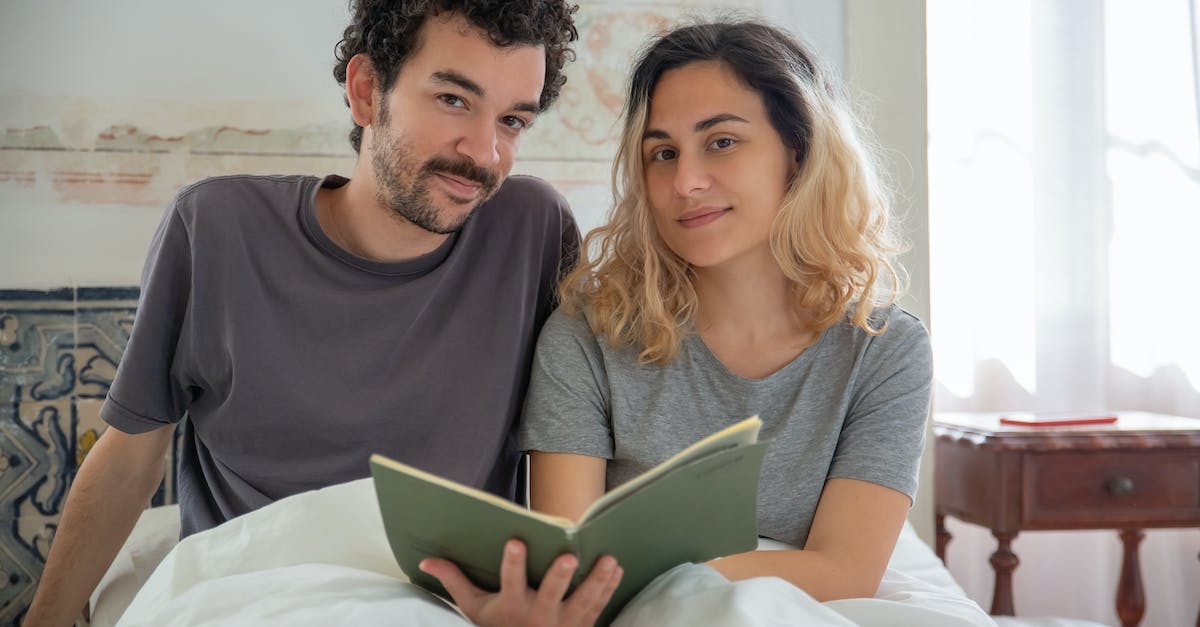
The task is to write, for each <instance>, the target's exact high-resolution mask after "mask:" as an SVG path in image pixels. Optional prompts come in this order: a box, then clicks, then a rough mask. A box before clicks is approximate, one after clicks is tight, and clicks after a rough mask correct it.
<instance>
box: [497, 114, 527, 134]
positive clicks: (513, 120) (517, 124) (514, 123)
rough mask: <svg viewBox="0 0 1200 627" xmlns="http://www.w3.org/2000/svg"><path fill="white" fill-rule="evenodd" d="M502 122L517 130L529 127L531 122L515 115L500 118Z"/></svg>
mask: <svg viewBox="0 0 1200 627" xmlns="http://www.w3.org/2000/svg"><path fill="white" fill-rule="evenodd" d="M500 122H501V123H502V124H504V125H505V126H507V127H508V128H511V129H513V130H516V131H522V130H525V129H527V128H529V122H527V121H525V120H523V119H521V118H519V117H517V116H515V115H506V116H504V117H503V118H500Z"/></svg>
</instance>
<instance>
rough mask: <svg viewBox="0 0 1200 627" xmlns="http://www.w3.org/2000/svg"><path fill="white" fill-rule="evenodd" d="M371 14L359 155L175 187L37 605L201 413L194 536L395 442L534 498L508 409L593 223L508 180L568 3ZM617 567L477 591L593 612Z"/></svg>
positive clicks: (386, 7) (73, 604)
mask: <svg viewBox="0 0 1200 627" xmlns="http://www.w3.org/2000/svg"><path fill="white" fill-rule="evenodd" d="M352 12H353V21H352V23H351V25H350V26H349V27H348V28H347V29H346V31H345V33H344V37H343V40H342V42H341V43H340V44H339V47H338V55H337V56H338V64H337V66H336V67H335V69H334V75H335V77H336V78H337V79H338V81H339V83H341V84H343V85H344V87H345V98H346V102H347V104H348V105H349V108H350V113H351V117H352V118H353V120H354V123H355V129H354V131H352V132H351V143H352V145H353V146H354V148H355V150H357V151H358V152H359V159H358V162H357V164H356V166H355V170H354V176H353V178H352V179H351V180H349V181H347V180H346V179H343V178H340V177H336V176H330V177H326V178H325V179H323V180H320V179H317V178H315V177H304V176H233V177H219V178H215V179H208V180H206V181H202V182H200V183H197V184H194V185H192V186H189V187H186V188H184V189H183V190H182V191H181V192H180V193H179V195H178V196H177V197H176V199H175V201H174V203H173V204H172V206H171V207H169V208H168V211H167V213H166V215H165V217H164V219H163V222H162V224H161V226H160V227H159V230H158V232H157V234H156V235H155V238H154V241H153V243H152V246H151V251H150V255H149V259H148V261H147V264H146V268H145V272H144V274H143V278H142V283H143V284H142V295H141V302H140V304H139V308H138V314H137V318H136V322H135V324H134V328H133V332H132V334H131V336H130V340H129V344H128V347H127V349H126V352H125V355H124V357H123V359H122V361H121V364H120V367H119V370H118V372H117V375H116V377H115V379H114V381H113V385H112V387H111V389H110V391H109V396H108V398H107V400H106V401H105V404H104V406H103V408H102V410H101V416H102V417H103V418H104V419H105V420H106V421H107V422H108V423H109V424H110V428H109V429H108V430H107V431H106V432H105V434H104V436H103V437H102V438H101V439H100V440H99V442H98V443H97V444H96V446H95V447H94V448H93V449H92V451H91V453H90V454H89V455H88V458H87V460H86V461H85V463H84V464H83V465H82V467H81V468H80V470H79V473H78V475H77V477H76V479H75V482H74V484H73V486H72V489H71V493H70V494H69V496H68V500H67V505H66V508H65V511H64V513H63V517H62V520H61V523H60V526H59V528H58V532H57V534H56V537H55V540H54V543H53V548H52V549H51V551H50V554H49V557H48V560H47V564H46V569H45V571H44V574H43V576H42V582H41V586H40V588H39V590H38V592H37V595H36V596H35V598H34V602H33V606H32V607H31V609H30V612H29V614H28V616H27V618H26V623H25V624H26V625H68V624H70V623H71V622H72V621H73V620H74V618H75V616H77V615H78V613H79V611H80V609H81V608H82V607H83V605H84V604H85V602H86V599H87V597H88V595H89V594H90V591H91V590H92V589H93V588H94V587H95V585H96V583H97V582H98V581H99V579H100V577H101V576H102V575H103V573H104V571H105V570H106V569H107V567H108V564H109V563H110V562H111V560H112V558H113V557H114V555H115V554H116V552H117V550H118V549H119V548H120V545H121V544H122V543H123V541H124V539H125V538H126V537H127V536H128V534H129V531H130V530H131V528H132V526H133V524H134V522H135V521H136V519H137V517H138V514H139V511H140V510H141V509H142V508H143V507H144V506H145V505H146V503H147V501H148V500H149V498H150V496H151V494H152V493H153V490H154V489H155V486H156V485H157V483H158V480H159V478H160V477H161V476H162V470H163V468H162V460H163V457H164V454H165V451H166V450H167V446H168V445H169V443H170V442H171V440H172V437H173V434H174V431H175V425H176V424H177V423H180V421H181V419H182V418H184V417H185V416H186V417H187V420H184V421H182V426H181V427H180V428H181V429H182V434H181V435H182V447H181V448H182V453H181V456H180V463H179V469H178V494H179V501H180V508H181V518H182V534H183V535H185V536H186V535H188V534H191V533H195V532H197V531H202V530H204V529H208V528H210V527H213V526H215V525H218V524H220V523H221V522H224V521H225V520H228V519H230V518H233V517H235V516H238V515H241V514H244V513H246V512H248V511H251V510H254V509H256V508H258V507H261V506H263V505H266V504H268V503H271V502H272V501H275V500H277V499H280V498H283V497H285V496H288V495H291V494H295V493H298V492H301V491H305V490H311V489H315V488H319V487H323V486H327V485H331V484H335V483H340V482H344V481H348V480H351V479H356V478H360V477H365V476H366V475H367V474H368V465H367V457H368V455H369V454H371V453H376V452H378V453H383V454H386V455H388V456H390V457H394V458H397V459H400V460H402V461H405V462H407V463H409V464H412V465H415V466H418V467H422V468H424V469H426V470H429V471H431V472H434V473H437V474H441V475H444V476H447V477H449V478H451V479H454V480H457V481H460V482H463V483H467V484H470V485H474V486H477V487H480V488H483V489H487V490H490V491H492V492H494V493H497V494H500V495H504V496H508V497H512V496H514V493H515V488H516V465H517V451H516V450H515V449H514V447H513V443H512V436H513V430H512V426H513V423H514V420H515V417H516V416H517V414H518V412H519V410H520V407H521V402H522V399H523V395H524V390H525V386H526V383H527V379H528V370H529V363H530V358H531V353H532V350H533V345H534V341H535V339H536V335H537V332H538V330H539V328H540V326H541V324H542V322H543V320H544V319H545V317H546V316H547V315H548V314H549V312H550V309H551V307H552V304H553V292H554V288H555V284H556V280H557V278H558V276H559V273H560V271H561V269H562V267H563V265H564V264H565V263H569V261H570V258H571V256H572V255H573V254H574V252H575V251H576V250H577V247H578V241H579V240H578V238H579V236H578V230H577V228H576V226H575V223H574V221H573V220H572V219H571V216H570V213H569V211H568V209H567V206H566V203H565V201H564V200H563V199H562V198H561V196H559V195H557V194H556V193H554V192H553V191H552V190H551V189H550V188H549V186H547V185H546V184H544V183H542V182H540V181H537V180H536V179H530V178H527V177H515V178H513V179H506V177H507V175H508V173H509V171H510V170H511V168H512V163H513V158H514V156H515V154H516V151H517V147H518V145H519V143H520V140H521V137H522V135H523V133H524V131H525V130H526V129H527V128H528V127H529V126H530V124H532V123H533V121H534V119H535V118H536V116H537V115H538V113H540V112H541V111H543V110H545V109H546V108H547V107H548V106H549V105H550V104H551V103H552V102H553V101H554V99H555V98H556V97H557V95H558V91H559V88H560V87H561V85H562V83H563V82H564V81H565V78H564V77H563V76H562V67H563V65H564V63H565V62H566V60H567V58H568V57H569V56H570V55H571V52H570V50H569V48H568V45H569V44H570V42H571V41H574V40H575V39H577V33H576V31H575V27H574V24H573V22H572V13H573V12H574V8H573V7H570V6H569V5H567V4H565V2H563V1H562V0H517V1H506V0H495V1H469V0H459V1H451V0H436V1H430V0H425V1H421V0H391V1H389V0H356V2H354V4H353V5H352ZM515 544H517V545H519V543H515ZM499 557H500V556H497V559H499ZM566 557H567V558H569V556H566ZM504 563H505V569H506V570H507V572H509V573H510V574H511V572H512V569H513V568H514V567H513V566H512V565H511V563H512V559H509V558H506V559H505V562H504ZM520 567H521V570H522V571H523V558H522V559H521V561H520ZM570 570H573V568H572V569H570ZM611 571H612V569H609V572H608V573H606V574H605V576H604V577H603V578H602V579H597V578H593V579H589V583H588V586H589V587H588V588H587V590H586V592H587V594H586V595H585V594H581V595H575V596H578V597H579V598H580V603H583V602H584V601H586V603H587V606H586V607H583V608H582V609H581V608H580V607H572V606H571V605H570V603H571V601H572V600H574V597H572V599H569V600H568V602H566V603H560V601H561V599H562V594H563V590H565V587H566V585H565V583H563V584H562V586H561V588H562V589H563V590H559V589H558V584H557V583H556V584H555V586H545V585H544V586H543V588H544V590H543V591H541V594H537V593H536V592H535V591H531V590H528V589H526V588H525V587H524V586H523V584H522V585H521V586H520V587H513V586H507V587H508V588H509V592H508V594H505V595H503V598H502V597H501V595H482V593H480V594H479V595H476V596H474V597H472V599H470V600H469V603H467V604H466V605H465V606H464V611H465V612H466V613H467V614H468V616H470V617H471V618H472V619H475V620H479V621H483V622H492V621H493V620H494V619H495V617H496V616H499V614H498V612H500V611H501V610H502V611H503V612H504V617H507V618H512V617H514V616H516V617H518V618H520V617H521V616H524V615H525V614H523V612H526V613H527V610H529V609H530V608H532V609H533V610H534V611H536V612H538V613H539V614H538V615H539V616H541V617H542V618H541V619H539V620H542V619H545V617H547V616H549V617H550V618H551V619H554V620H557V618H556V617H559V616H566V617H568V618H570V619H571V620H574V621H576V622H579V621H580V619H581V618H582V619H584V620H582V622H587V621H586V618H587V617H589V616H593V617H594V612H593V609H594V611H595V612H598V611H599V607H602V606H603V601H605V600H607V597H608V594H602V593H603V592H604V591H605V590H607V591H608V593H609V594H610V593H611V587H612V586H615V582H614V581H612V577H611V576H610V575H611V574H612V572H611ZM569 575H570V572H567V573H565V576H566V577H569ZM617 576H618V577H619V573H618V575H617ZM598 577H599V575H598ZM558 579H562V577H559V578H558ZM558 579H556V582H557V581H558ZM593 580H596V581H598V583H597V582H596V581H593ZM560 583H561V582H560ZM452 585H456V589H458V590H470V589H469V588H465V587H464V586H463V585H462V584H461V583H459V584H455V583H452ZM581 589H582V588H581ZM547 590H549V592H547ZM470 591H471V592H478V591H474V590H470ZM554 593H557V596H556V597H555V596H554ZM489 599H493V600H494V602H492V601H489ZM513 599H516V600H517V603H518V604H520V605H521V607H519V608H516V610H514V605H513ZM501 601H503V603H501ZM535 602H536V603H535ZM596 604H599V607H595V608H593V606H595V605H596ZM577 605H579V604H577ZM500 606H503V607H500ZM527 606H528V607H527ZM497 608H500V609H497ZM563 608H565V610H563ZM560 610H563V611H562V612H561V613H560ZM514 612H515V613H514Z"/></svg>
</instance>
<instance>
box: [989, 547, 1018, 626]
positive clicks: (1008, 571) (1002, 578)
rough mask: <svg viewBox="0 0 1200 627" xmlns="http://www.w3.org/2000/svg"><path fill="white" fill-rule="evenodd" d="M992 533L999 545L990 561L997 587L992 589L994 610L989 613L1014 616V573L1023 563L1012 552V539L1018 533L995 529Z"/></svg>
mask: <svg viewBox="0 0 1200 627" xmlns="http://www.w3.org/2000/svg"><path fill="white" fill-rule="evenodd" d="M992 535H993V536H995V538H996V542H997V547H996V552H995V553H992V558H991V559H990V560H989V561H990V562H991V563H992V570H994V571H996V587H995V588H994V589H993V590H992V610H991V612H989V613H990V614H993V615H995V616H1012V615H1013V598H1012V573H1013V571H1014V570H1016V569H1017V565H1018V564H1020V563H1021V560H1019V559H1017V554H1016V553H1013V552H1012V541H1013V540H1014V539H1015V538H1016V537H1017V534H1016V532H1013V533H1006V532H1000V531H995V530H993V531H992Z"/></svg>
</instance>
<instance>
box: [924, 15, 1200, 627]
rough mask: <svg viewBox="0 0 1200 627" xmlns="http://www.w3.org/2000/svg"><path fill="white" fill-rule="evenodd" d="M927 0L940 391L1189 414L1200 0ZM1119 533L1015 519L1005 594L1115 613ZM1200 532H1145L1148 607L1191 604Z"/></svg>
mask: <svg viewBox="0 0 1200 627" xmlns="http://www.w3.org/2000/svg"><path fill="white" fill-rule="evenodd" d="M927 15H928V36H929V50H928V59H929V129H930V148H929V171H930V239H931V245H930V248H931V250H930V266H931V292H932V295H931V310H932V315H931V318H932V320H931V323H932V324H931V327H932V329H933V341H934V357H935V367H936V376H937V390H936V393H935V394H936V395H935V401H934V402H935V411H1011V410H1017V409H1021V410H1035V411H1055V410H1085V411H1096V410H1135V409H1136V410H1146V411H1152V412H1158V413H1165V414H1175V415H1182V416H1190V417H1195V418H1200V323H1198V320H1200V280H1198V276H1200V255H1198V254H1197V253H1198V252H1200V106H1198V101H1200V52H1198V50H1200V44H1198V39H1200V8H1198V7H1197V0H1108V1H1106V2H1101V1H1096V0H973V1H971V2H963V1H962V0H929V1H928V7H927ZM1197 480H1198V481H1200V478H1197ZM948 522H949V525H948V526H949V530H950V532H951V533H952V534H953V535H954V539H953V541H952V542H951V544H950V546H949V548H948V565H949V567H950V570H951V571H952V572H953V573H954V574H955V576H956V577H957V578H958V579H959V580H960V581H961V582H962V584H963V585H964V587H965V588H966V589H967V591H968V593H969V594H971V595H972V597H973V598H975V599H976V600H977V601H979V602H980V604H981V605H983V606H984V608H987V607H989V606H990V603H991V590H992V581H993V578H992V571H991V567H990V566H989V565H988V562H987V559H988V556H989V555H990V554H991V552H992V551H994V550H995V540H994V539H993V538H992V537H991V535H990V533H988V532H987V531H986V530H983V529H980V528H978V527H974V526H970V525H964V524H961V523H957V521H953V520H951V521H948ZM1120 547H1121V545H1120V542H1119V540H1118V539H1117V536H1116V533H1115V532H1028V533H1024V534H1022V535H1020V536H1018V538H1017V540H1016V542H1015V544H1014V550H1015V552H1016V553H1017V555H1018V556H1019V558H1020V559H1021V565H1020V567H1019V568H1018V569H1017V571H1016V573H1015V578H1014V598H1015V605H1016V610H1017V613H1018V615H1027V616H1035V615H1060V616H1072V617H1078V618H1086V619H1091V620H1095V621H1099V622H1103V623H1108V624H1120V623H1119V620H1118V619H1117V617H1116V612H1115V609H1114V602H1113V599H1114V592H1115V590H1116V585H1117V577H1118V574H1119V572H1120V562H1121V549H1120ZM1198 552H1200V531H1198V530H1151V531H1148V532H1147V534H1146V539H1145V541H1144V542H1143V543H1142V546H1141V559H1142V575H1143V578H1144V583H1145V588H1146V603H1147V611H1146V617H1145V619H1144V620H1143V622H1142V624H1143V625H1147V626H1151V627H1154V626H1161V627H1167V626H1172V627H1175V626H1180V625H1193V624H1195V621H1196V614H1197V610H1198V609H1200V560H1197V553H1198Z"/></svg>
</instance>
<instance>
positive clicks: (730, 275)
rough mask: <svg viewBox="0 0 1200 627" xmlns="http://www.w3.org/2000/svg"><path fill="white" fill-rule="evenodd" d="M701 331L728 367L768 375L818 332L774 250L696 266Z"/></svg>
mask: <svg viewBox="0 0 1200 627" xmlns="http://www.w3.org/2000/svg"><path fill="white" fill-rule="evenodd" d="M694 276H695V280H694V284H693V285H694V286H695V289H696V296H697V298H698V300H699V308H698V310H697V314H696V330H697V331H698V332H699V334H700V337H701V339H703V340H704V343H705V344H706V345H707V346H708V348H709V350H710V351H712V353H713V354H714V355H716V356H717V359H719V360H720V361H721V362H722V363H723V364H724V365H725V367H726V368H728V369H729V370H730V371H732V372H734V373H735V374H738V375H740V376H743V377H746V378H751V379H757V378H762V377H765V376H767V375H769V374H771V373H773V372H775V371H777V370H779V369H780V368H782V367H783V366H785V365H787V363H789V362H791V361H792V360H793V359H795V358H796V357H797V356H798V355H799V354H800V353H801V352H803V351H804V349H805V348H807V347H808V346H809V345H810V344H812V342H813V340H815V339H816V333H815V332H814V331H813V329H812V327H811V325H810V324H809V323H808V321H807V320H806V319H805V317H804V316H803V315H802V314H801V313H800V312H797V311H796V309H795V301H794V300H793V299H792V295H791V285H790V282H789V281H788V279H787V277H786V276H785V275H784V274H783V271H782V270H780V269H779V265H778V264H777V263H776V262H775V259H774V257H772V256H771V254H770V252H769V251H764V254H762V255H758V256H757V257H756V258H750V259H739V260H734V261H732V262H730V263H727V264H724V265H722V266H721V267H719V268H698V269H696V270H694Z"/></svg>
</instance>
